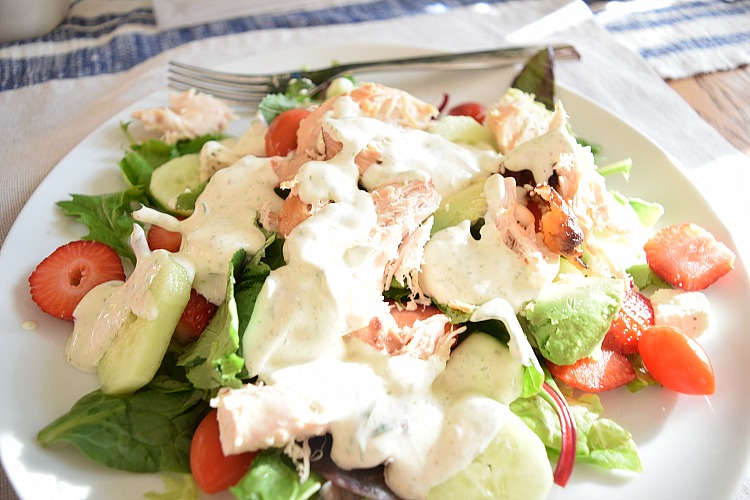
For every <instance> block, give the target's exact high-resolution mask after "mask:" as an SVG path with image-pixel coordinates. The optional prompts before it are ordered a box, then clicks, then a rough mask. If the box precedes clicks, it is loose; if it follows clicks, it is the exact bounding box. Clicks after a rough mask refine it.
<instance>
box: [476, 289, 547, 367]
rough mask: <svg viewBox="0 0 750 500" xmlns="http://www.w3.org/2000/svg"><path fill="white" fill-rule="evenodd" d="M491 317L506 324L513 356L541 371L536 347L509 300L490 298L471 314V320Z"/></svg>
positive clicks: (483, 319) (523, 363) (484, 319)
mask: <svg viewBox="0 0 750 500" xmlns="http://www.w3.org/2000/svg"><path fill="white" fill-rule="evenodd" d="M489 319H496V320H500V321H502V322H503V323H504V324H505V327H506V328H507V330H508V333H509V334H510V340H509V341H508V348H509V349H510V353H511V355H512V356H513V358H514V359H515V360H516V361H518V362H519V363H521V364H522V365H524V366H533V367H534V368H536V369H537V370H539V371H540V372H541V371H542V368H541V366H540V365H539V360H538V359H537V357H536V355H535V354H534V349H533V348H532V347H531V344H530V343H529V339H528V338H526V334H525V333H524V332H523V329H522V328H521V324H520V323H519V322H518V318H517V317H516V313H515V311H514V310H513V308H512V306H511V305H510V304H509V303H508V301H506V300H504V299H501V298H495V299H492V300H489V301H488V302H485V303H484V304H482V305H480V306H479V307H478V308H477V309H475V310H474V312H473V313H472V315H471V321H474V322H479V321H486V320H489Z"/></svg>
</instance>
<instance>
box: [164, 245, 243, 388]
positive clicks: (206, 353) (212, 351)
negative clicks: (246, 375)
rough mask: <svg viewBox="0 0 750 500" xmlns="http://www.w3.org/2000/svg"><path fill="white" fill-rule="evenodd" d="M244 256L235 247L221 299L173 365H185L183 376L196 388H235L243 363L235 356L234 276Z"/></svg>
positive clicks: (236, 318)
mask: <svg viewBox="0 0 750 500" xmlns="http://www.w3.org/2000/svg"><path fill="white" fill-rule="evenodd" d="M244 259H245V252H244V251H243V250H239V251H238V252H236V253H235V254H234V256H233V257H232V263H231V265H230V270H229V276H228V277H227V293H226V298H225V299H224V302H223V303H222V304H221V306H220V307H219V309H218V310H217V311H216V314H214V317H213V318H212V319H211V322H210V323H209V324H208V326H207V327H206V329H205V330H204V331H203V333H202V334H201V336H200V337H198V340H196V341H195V342H194V343H192V344H191V345H190V346H188V347H187V348H186V349H185V352H183V354H182V355H180V357H179V359H178V360H177V364H178V365H180V366H184V367H185V374H186V376H187V379H188V380H189V381H190V382H192V384H193V385H194V386H195V387H196V388H198V389H209V390H215V389H218V388H220V387H232V388H235V389H237V388H239V387H240V386H242V381H241V380H240V379H239V378H238V375H239V373H240V372H241V371H242V369H243V368H244V366H245V362H244V360H243V359H242V358H241V357H240V356H238V355H237V350H238V349H239V347H240V338H239V333H238V326H239V320H238V317H237V304H236V302H235V299H234V275H235V272H236V271H237V270H238V269H239V268H240V266H241V265H242V262H243V260H244Z"/></svg>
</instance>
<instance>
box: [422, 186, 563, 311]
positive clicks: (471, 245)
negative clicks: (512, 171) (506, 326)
mask: <svg viewBox="0 0 750 500" xmlns="http://www.w3.org/2000/svg"><path fill="white" fill-rule="evenodd" d="M500 183H502V178H501V177H500V176H499V175H493V176H491V177H490V178H489V179H487V182H486V183H485V190H484V192H485V197H486V198H487V204H488V210H487V214H486V217H485V219H486V223H485V224H484V225H483V226H482V228H481V230H480V238H479V239H478V240H475V239H474V237H473V236H472V235H471V231H470V223H469V221H468V220H466V221H463V222H462V223H460V224H458V225H456V226H453V227H448V228H446V229H443V230H441V231H438V232H437V233H435V234H434V235H433V236H432V238H431V239H430V240H429V241H428V242H427V244H426V245H425V249H424V264H423V266H422V273H421V274H420V277H419V283H420V286H421V287H422V289H423V290H424V292H425V293H426V294H427V295H428V296H430V297H432V298H433V299H434V300H436V301H437V302H440V303H442V304H450V303H451V302H453V301H460V302H463V303H467V304H473V305H480V304H484V303H485V302H488V301H490V300H492V299H493V298H497V297H499V298H502V299H504V300H506V301H507V302H508V303H510V305H511V306H512V307H513V309H514V310H515V311H516V312H517V311H519V310H520V309H521V307H523V305H524V304H525V303H526V302H528V301H529V300H532V299H533V298H535V297H536V296H537V295H538V294H539V291H540V290H541V289H542V288H543V287H544V286H545V285H547V284H548V283H550V282H551V281H552V280H553V279H554V277H555V276H556V275H557V273H558V271H559V269H560V259H559V257H554V258H549V259H547V260H544V259H543V258H541V254H540V256H539V257H540V258H538V259H537V260H538V264H539V268H538V269H535V268H534V267H533V266H530V265H529V263H528V262H526V260H524V257H523V256H521V255H518V254H517V253H516V252H514V251H513V250H511V249H510V248H508V247H507V246H506V244H505V243H504V241H503V237H502V235H501V234H500V230H499V229H498V227H497V225H496V224H494V223H493V221H495V220H496V218H497V217H498V216H500V217H503V216H506V217H513V216H514V215H513V212H510V213H507V214H506V213H505V211H507V210H511V211H512V210H513V207H511V208H508V209H503V208H501V207H499V206H498V204H499V197H500V196H501V194H502V193H501V191H502V190H501V189H499V188H500Z"/></svg>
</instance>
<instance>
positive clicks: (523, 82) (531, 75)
mask: <svg viewBox="0 0 750 500" xmlns="http://www.w3.org/2000/svg"><path fill="white" fill-rule="evenodd" d="M554 67H555V52H554V50H552V47H547V48H546V49H545V50H540V51H539V52H537V53H536V55H534V56H533V57H532V58H531V59H529V61H528V62H527V63H526V65H525V66H524V67H523V69H522V70H521V72H520V73H518V75H516V78H515V79H514V80H513V83H511V87H513V88H517V89H518V90H522V91H524V92H526V93H527V94H534V97H535V99H536V100H537V101H539V102H541V103H542V104H544V106H545V107H546V108H547V109H549V110H550V111H554V110H555V100H556V99H555V69H554Z"/></svg>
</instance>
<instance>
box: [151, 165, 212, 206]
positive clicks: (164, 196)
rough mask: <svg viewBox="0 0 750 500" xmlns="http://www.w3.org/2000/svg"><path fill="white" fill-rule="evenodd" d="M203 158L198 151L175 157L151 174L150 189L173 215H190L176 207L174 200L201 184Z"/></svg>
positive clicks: (156, 198) (160, 203) (155, 197)
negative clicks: (201, 158)
mask: <svg viewBox="0 0 750 500" xmlns="http://www.w3.org/2000/svg"><path fill="white" fill-rule="evenodd" d="M200 170H201V160H200V155H199V154H198V153H195V154H187V155H183V156H179V157H177V158H173V159H172V160H169V161H168V162H167V163H165V164H164V165H162V166H160V167H159V168H157V169H156V170H154V172H153V173H152V174H151V182H150V184H149V189H150V190H151V195H152V196H153V197H154V199H155V200H156V201H157V202H158V203H159V205H161V207H162V208H163V209H164V210H166V211H168V212H169V213H171V214H173V215H183V216H187V215H190V213H191V211H189V210H178V209H176V208H174V203H173V201H172V200H174V199H175V198H177V196H179V195H181V194H182V193H184V192H185V191H186V190H188V189H192V188H194V187H196V186H197V185H198V184H200V182H201V180H200Z"/></svg>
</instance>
